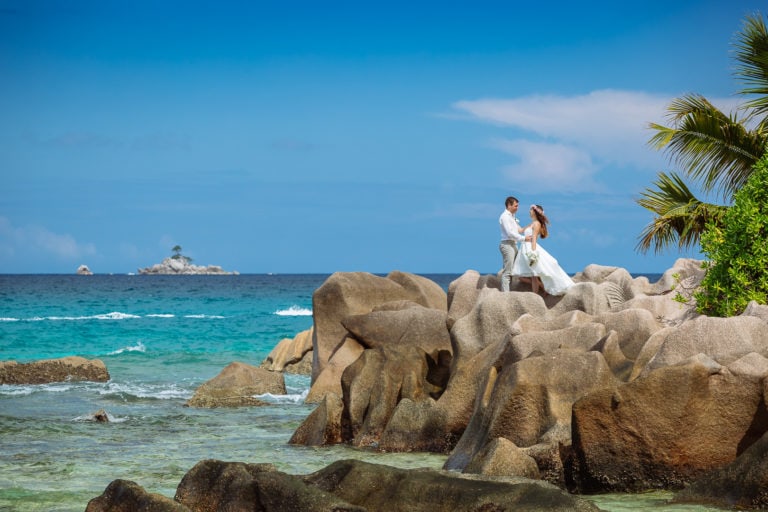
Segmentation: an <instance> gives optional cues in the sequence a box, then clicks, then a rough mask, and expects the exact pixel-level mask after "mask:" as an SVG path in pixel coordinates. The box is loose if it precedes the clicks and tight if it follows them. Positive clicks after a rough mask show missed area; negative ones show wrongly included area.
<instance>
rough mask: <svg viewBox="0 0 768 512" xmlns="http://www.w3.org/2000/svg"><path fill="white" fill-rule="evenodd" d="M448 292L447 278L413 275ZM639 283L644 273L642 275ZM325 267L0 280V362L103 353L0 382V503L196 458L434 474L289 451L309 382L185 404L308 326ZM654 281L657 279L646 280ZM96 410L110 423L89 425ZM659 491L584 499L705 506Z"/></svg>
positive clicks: (28, 503) (156, 486) (158, 482)
mask: <svg viewBox="0 0 768 512" xmlns="http://www.w3.org/2000/svg"><path fill="white" fill-rule="evenodd" d="M425 277H428V278H429V279H432V280H433V281H435V282H436V283H438V284H439V285H441V286H442V287H443V288H445V289H446V290H447V287H448V285H449V284H450V282H451V281H453V280H454V279H455V278H457V277H458V275H457V274H432V275H425ZM649 277H652V276H649ZM327 278H328V275H320V274H311V275H232V276H145V275H94V276H77V275H0V361H8V360H15V361H18V362H29V361H34V360H39V359H50V358H58V357H65V356H82V357H86V358H89V359H91V358H98V359H101V360H102V361H104V363H105V364H106V366H107V369H108V370H109V373H110V376H111V380H110V381H109V382H107V383H79V382H68V383H59V384H48V385H35V386H10V385H0V511H61V512H64V511H66V512H71V511H83V510H85V507H86V505H87V503H88V501H89V500H90V499H91V498H94V497H96V496H98V495H100V494H101V493H102V492H103V491H104V489H105V488H106V486H107V485H108V484H109V483H110V482H111V481H112V480H115V479H117V478H123V479H127V480H133V481H135V482H136V483H138V484H139V485H141V486H142V487H144V488H145V489H146V490H148V491H150V492H156V493H160V494H163V495H166V496H169V497H173V495H174V494H175V491H176V486H177V485H178V484H179V482H180V481H181V479H182V477H183V476H184V474H185V473H186V472H187V471H189V470H190V469H191V468H192V466H194V465H195V463H197V462H198V461H200V460H203V459H210V458H214V459H221V460H227V461H243V462H273V463H275V464H276V465H277V467H278V469H280V470H282V471H285V472H288V473H293V474H306V473H310V472H313V471H316V470H318V469H320V468H322V467H325V466H327V465H328V464H330V463H331V462H333V461H335V460H338V459H342V458H360V459H365V460H369V461H372V462H379V463H384V464H390V465H394V466H399V467H405V468H408V467H432V468H436V469H438V468H441V467H442V465H443V462H444V461H445V458H446V457H445V456H443V455H434V454H420V453H409V454H380V453H373V452H370V451H362V450H355V449H352V448H348V447H343V446H336V447H329V448H307V447H296V446H289V445H288V444H287V443H288V440H289V438H290V437H291V435H292V434H293V432H294V430H295V429H296V428H297V427H298V426H299V424H300V423H301V421H302V420H303V419H304V418H305V417H306V416H307V414H309V413H310V412H311V411H312V409H313V408H314V406H311V405H305V404H304V403H303V400H304V397H305V396H306V393H307V391H308V389H309V378H308V377H304V376H295V375H286V386H287V388H288V394H287V395H284V396H277V397H264V399H266V400H268V401H269V402H270V404H271V405H269V406H266V407H245V408H236V409H195V408H189V407H185V406H184V403H185V402H186V401H187V400H188V399H189V398H191V397H192V394H193V393H194V390H195V389H196V388H197V387H199V386H200V385H201V384H202V383H203V382H205V381H207V380H209V379H211V378H213V377H215V376H216V375H217V374H218V373H219V372H220V371H221V370H222V369H223V368H224V367H225V366H227V365H228V364H229V363H231V362H233V361H240V362H244V363H248V364H252V365H254V366H258V365H259V364H260V363H261V362H262V361H263V360H264V358H265V357H266V356H267V355H268V354H269V352H270V351H271V350H272V348H273V347H274V346H275V345H276V344H277V343H278V342H279V341H280V340H281V339H283V338H293V337H294V336H295V335H296V334H298V333H299V332H301V331H304V330H306V329H308V328H310V327H311V326H312V293H313V292H314V290H315V289H317V288H318V287H319V286H320V285H321V284H322V283H323V282H324V281H325V280H326V279H327ZM655 278H658V275H655ZM100 409H104V410H105V411H106V412H107V413H108V415H109V417H110V420H111V421H110V422H109V423H96V422H93V421H88V418H89V416H90V415H91V414H92V413H94V412H96V411H98V410H100ZM669 496H670V495H669V494H665V493H649V494H641V495H611V496H597V497H590V499H593V500H594V501H595V502H597V503H598V505H599V506H600V507H601V508H603V509H604V510H611V511H629V510H663V511H667V512H669V511H683V510H687V511H694V510H695V511H703V510H716V509H707V508H704V507H694V506H679V505H676V506H672V505H667V504H666V500H667V499H668V498H669Z"/></svg>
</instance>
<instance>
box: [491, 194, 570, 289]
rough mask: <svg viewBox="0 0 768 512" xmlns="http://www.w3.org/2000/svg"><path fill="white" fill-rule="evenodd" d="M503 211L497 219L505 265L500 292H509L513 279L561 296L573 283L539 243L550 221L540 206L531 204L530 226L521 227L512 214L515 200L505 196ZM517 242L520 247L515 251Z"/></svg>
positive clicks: (515, 203)
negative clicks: (515, 278) (513, 277)
mask: <svg viewBox="0 0 768 512" xmlns="http://www.w3.org/2000/svg"><path fill="white" fill-rule="evenodd" d="M504 205H505V209H504V211H503V212H502V214H501V216H500V217H499V226H500V227H501V243H500V244H499V250H500V251H501V257H502V260H503V262H504V268H503V269H502V272H501V291H504V292H508V291H509V290H510V285H511V281H512V276H513V275H514V276H517V277H519V278H520V280H521V281H525V282H528V281H530V283H531V290H532V291H533V292H534V293H539V289H540V288H543V289H544V292H545V293H544V295H547V294H548V295H563V294H564V293H565V292H566V290H568V288H570V287H571V286H573V284H574V283H573V280H572V279H571V278H570V277H569V276H568V274H566V273H565V271H564V270H563V269H562V268H560V265H558V263H557V260H556V259H555V258H553V257H552V255H551V254H549V253H548V252H547V251H546V250H545V249H544V248H543V247H542V246H541V245H539V243H538V239H539V238H547V235H548V234H549V233H548V229H547V225H548V224H549V219H548V218H547V216H546V215H544V209H543V208H542V207H541V206H539V205H535V204H534V205H531V207H530V209H529V213H530V215H531V223H530V224H529V225H527V226H525V227H520V222H519V221H518V220H517V217H516V216H515V214H516V213H517V210H518V208H519V206H520V202H519V201H518V200H517V198H515V197H511V196H510V197H508V198H507V199H506V201H505V202H504ZM518 243H520V244H521V245H520V248H519V249H518Z"/></svg>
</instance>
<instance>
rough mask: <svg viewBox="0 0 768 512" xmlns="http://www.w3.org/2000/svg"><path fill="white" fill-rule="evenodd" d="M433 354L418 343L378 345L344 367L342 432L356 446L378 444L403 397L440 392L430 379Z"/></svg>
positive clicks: (419, 398)
mask: <svg viewBox="0 0 768 512" xmlns="http://www.w3.org/2000/svg"><path fill="white" fill-rule="evenodd" d="M428 357H429V356H428V355H427V354H425V353H424V351H423V350H420V349H418V348H416V347H412V346H408V347H397V348H389V347H378V348H376V349H368V350H366V351H365V352H363V355H362V356H360V357H359V358H358V359H357V361H355V362H354V363H352V364H351V365H349V366H348V367H347V369H346V370H345V371H344V375H343V377H342V390H343V393H344V394H343V398H342V399H343V401H344V414H343V416H342V432H343V436H344V438H345V440H346V441H349V442H351V443H352V444H353V445H354V446H367V447H371V446H373V447H376V446H378V444H379V439H380V437H381V433H382V432H383V431H384V429H385V427H386V425H387V423H388V422H389V420H390V418H391V417H392V413H393V411H394V409H395V406H396V405H397V403H398V402H399V401H400V400H402V399H409V400H412V401H415V402H418V401H421V400H425V399H426V398H427V397H429V396H430V394H431V393H434V392H437V391H438V390H437V389H436V388H435V386H433V385H431V384H429V383H428V382H427V380H426V379H427V373H428V370H429V366H428V364H427V358H428Z"/></svg>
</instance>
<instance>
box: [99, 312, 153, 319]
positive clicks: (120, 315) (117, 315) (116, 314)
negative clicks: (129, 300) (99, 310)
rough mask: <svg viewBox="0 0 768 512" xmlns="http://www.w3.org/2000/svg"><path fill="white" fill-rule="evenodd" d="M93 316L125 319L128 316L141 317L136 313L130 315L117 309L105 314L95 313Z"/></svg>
mask: <svg viewBox="0 0 768 512" xmlns="http://www.w3.org/2000/svg"><path fill="white" fill-rule="evenodd" d="M93 318H95V319H97V320H127V319H129V318H141V317H140V316H138V315H131V314H128V313H120V312H119V311H113V312H112V313H107V314H106V315H95V316H94V317H93Z"/></svg>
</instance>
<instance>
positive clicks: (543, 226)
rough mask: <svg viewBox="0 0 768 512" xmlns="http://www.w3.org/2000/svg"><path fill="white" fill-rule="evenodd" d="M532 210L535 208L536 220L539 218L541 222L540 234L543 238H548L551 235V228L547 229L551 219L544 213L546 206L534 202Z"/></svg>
mask: <svg viewBox="0 0 768 512" xmlns="http://www.w3.org/2000/svg"><path fill="white" fill-rule="evenodd" d="M531 210H533V214H534V215H535V216H536V220H538V221H539V223H540V224H541V231H540V232H539V235H540V236H541V238H547V237H548V236H549V230H548V229H547V224H549V219H548V218H547V216H546V215H544V208H542V207H541V205H540V204H532V205H531Z"/></svg>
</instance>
